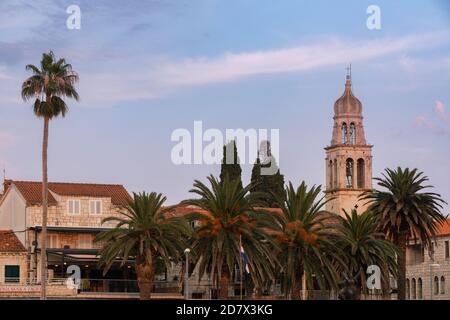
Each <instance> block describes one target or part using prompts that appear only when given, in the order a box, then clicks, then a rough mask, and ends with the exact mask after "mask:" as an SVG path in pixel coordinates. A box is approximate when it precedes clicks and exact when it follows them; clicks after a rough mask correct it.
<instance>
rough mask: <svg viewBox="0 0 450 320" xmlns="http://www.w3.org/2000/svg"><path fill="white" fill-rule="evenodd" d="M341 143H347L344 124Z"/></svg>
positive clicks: (343, 125) (344, 125)
mask: <svg viewBox="0 0 450 320" xmlns="http://www.w3.org/2000/svg"><path fill="white" fill-rule="evenodd" d="M342 143H343V144H346V143H347V124H346V123H345V122H344V123H343V124H342Z"/></svg>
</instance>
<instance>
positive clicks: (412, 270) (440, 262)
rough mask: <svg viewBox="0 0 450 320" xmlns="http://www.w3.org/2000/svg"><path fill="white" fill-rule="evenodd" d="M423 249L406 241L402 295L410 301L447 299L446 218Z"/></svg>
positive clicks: (449, 241) (449, 240)
mask: <svg viewBox="0 0 450 320" xmlns="http://www.w3.org/2000/svg"><path fill="white" fill-rule="evenodd" d="M435 240H436V243H435V244H433V246H432V247H431V248H429V249H427V250H425V249H424V247H423V245H422V244H421V243H420V242H415V241H410V242H409V244H408V246H407V249H406V296H407V299H411V300H422V299H426V300H430V299H434V300H450V287H449V281H450V248H449V246H450V219H448V220H447V223H445V224H444V225H443V226H440V227H439V230H438V233H437V236H436V239H435Z"/></svg>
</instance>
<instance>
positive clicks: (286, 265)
mask: <svg viewBox="0 0 450 320" xmlns="http://www.w3.org/2000/svg"><path fill="white" fill-rule="evenodd" d="M320 192H321V187H320V186H318V187H316V186H313V187H311V188H310V189H308V186H307V185H306V183H305V182H302V183H301V184H300V186H299V187H298V188H297V189H295V188H294V187H293V185H292V183H291V182H289V185H288V186H287V187H286V189H285V196H284V197H283V198H281V199H279V200H278V201H277V202H278V204H277V207H279V208H280V209H281V211H280V212H278V213H274V212H273V211H272V212H271V213H269V214H266V215H264V216H265V219H264V220H265V222H264V223H263V225H265V227H267V228H269V229H270V234H271V235H272V237H273V239H274V241H275V243H276V244H277V245H278V246H279V248H280V250H279V253H278V257H277V258H278V260H279V262H280V264H281V266H283V290H284V293H285V294H286V296H288V295H290V296H291V298H292V299H301V291H302V289H303V283H302V280H303V279H304V280H306V283H307V285H308V287H309V288H312V287H313V277H314V278H315V279H316V281H317V283H318V284H319V286H320V287H321V288H327V287H336V285H337V279H338V277H337V274H336V272H335V268H334V266H333V259H332V257H334V256H336V257H335V259H337V260H339V257H338V256H337V253H338V252H337V248H336V247H335V246H334V244H333V242H332V241H331V239H332V238H331V226H330V225H329V224H328V221H327V220H328V219H329V216H327V215H325V214H322V212H323V211H322V208H323V206H324V205H325V203H326V201H324V197H321V198H319V194H320ZM305 276H306V278H304V277H305Z"/></svg>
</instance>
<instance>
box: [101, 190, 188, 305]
mask: <svg viewBox="0 0 450 320" xmlns="http://www.w3.org/2000/svg"><path fill="white" fill-rule="evenodd" d="M165 201H166V197H163V196H162V195H161V194H157V193H155V192H152V193H150V194H148V193H145V192H142V193H139V194H136V193H133V200H132V201H131V200H130V202H129V203H128V205H126V206H125V207H124V208H123V210H122V212H121V214H122V216H112V217H108V218H105V219H104V220H103V222H102V223H108V222H113V223H117V225H116V227H115V228H114V229H111V230H108V231H104V232H102V233H100V234H99V235H98V236H97V237H96V239H95V241H96V242H101V243H104V245H103V247H102V248H101V250H100V259H99V265H100V266H102V267H104V270H103V273H104V274H106V273H107V272H108V270H109V269H110V267H111V266H112V264H113V263H114V262H115V261H117V259H119V260H121V263H120V266H123V265H124V264H125V263H126V262H127V261H128V260H129V259H133V258H134V259H135V268H136V274H137V282H138V286H139V292H140V298H141V299H142V300H149V299H150V298H151V290H152V286H153V280H154V276H155V268H156V264H157V260H158V259H162V260H163V261H164V263H165V266H166V267H167V268H169V267H170V265H171V262H177V261H179V259H180V257H182V253H183V250H184V249H185V248H186V244H185V241H184V239H185V237H187V236H189V235H190V233H191V229H190V227H189V224H188V223H187V221H186V220H185V219H184V218H183V217H178V216H173V215H169V214H168V212H169V211H170V210H172V208H171V207H166V208H163V204H164V202H165Z"/></svg>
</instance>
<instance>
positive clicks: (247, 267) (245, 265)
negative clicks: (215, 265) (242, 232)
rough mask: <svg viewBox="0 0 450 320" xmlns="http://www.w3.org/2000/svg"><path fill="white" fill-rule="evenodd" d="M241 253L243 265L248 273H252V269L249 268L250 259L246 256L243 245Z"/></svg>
mask: <svg viewBox="0 0 450 320" xmlns="http://www.w3.org/2000/svg"><path fill="white" fill-rule="evenodd" d="M240 251H241V252H240V253H241V260H242V263H243V264H244V270H245V272H246V273H250V268H249V266H248V257H247V255H246V254H245V251H244V247H242V244H241V249H240Z"/></svg>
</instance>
